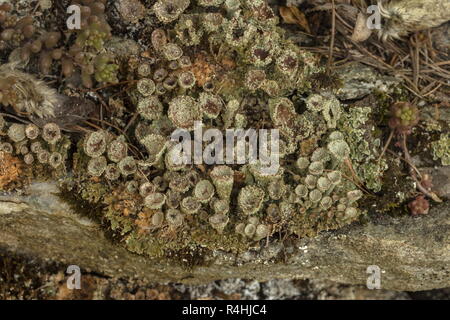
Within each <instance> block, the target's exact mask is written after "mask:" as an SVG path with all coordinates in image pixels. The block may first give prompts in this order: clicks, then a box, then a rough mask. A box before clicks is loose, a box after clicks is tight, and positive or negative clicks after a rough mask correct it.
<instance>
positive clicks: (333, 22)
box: [327, 0, 336, 73]
mask: <svg viewBox="0 0 450 320" xmlns="http://www.w3.org/2000/svg"><path fill="white" fill-rule="evenodd" d="M331 4H332V6H331V41H330V55H329V57H328V66H327V72H328V73H330V72H331V65H332V63H333V50H334V37H335V34H336V7H335V5H334V0H332V1H331Z"/></svg>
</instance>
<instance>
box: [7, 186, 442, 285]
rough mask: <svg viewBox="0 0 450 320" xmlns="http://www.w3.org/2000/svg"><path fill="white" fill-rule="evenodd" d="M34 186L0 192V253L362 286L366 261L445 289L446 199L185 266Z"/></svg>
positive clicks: (149, 275)
mask: <svg viewBox="0 0 450 320" xmlns="http://www.w3.org/2000/svg"><path fill="white" fill-rule="evenodd" d="M54 191H55V189H54V187H53V189H52V186H51V185H46V184H37V185H35V186H34V187H33V192H32V195H30V196H27V197H23V196H22V197H2V198H1V200H2V201H1V202H0V250H1V251H3V252H13V253H14V254H16V255H21V256H23V257H28V258H31V259H33V260H35V261H41V262H42V263H43V264H45V263H57V264H58V265H62V266H64V265H71V264H75V265H78V266H80V267H81V269H82V270H83V271H84V272H89V273H95V274H100V275H103V276H105V277H116V278H117V277H119V278H131V279H133V278H134V279H141V280H142V281H148V282H155V283H167V282H180V283H186V284H201V283H207V282H210V281H214V280H219V279H228V278H243V279H255V280H258V281H268V280H272V279H318V280H321V279H322V280H331V281H334V282H337V283H347V284H365V283H366V281H367V277H368V276H369V275H368V274H367V273H366V271H367V267H368V266H369V265H377V266H379V267H380V269H381V270H382V274H381V286H382V288H383V289H387V290H407V291H417V290H428V289H436V288H445V287H449V286H450V215H449V213H450V204H449V203H448V202H447V203H444V204H441V205H438V206H434V207H433V208H432V209H431V210H430V213H429V214H428V215H426V216H420V217H416V218H412V217H410V216H403V217H400V218H392V217H388V216H383V217H376V218H372V220H371V221H369V222H367V223H364V224H353V225H350V226H347V227H345V228H343V229H341V230H339V231H333V232H323V233H321V234H320V235H319V236H317V237H315V238H305V239H297V240H292V241H289V242H285V243H281V242H278V241H273V242H271V243H270V244H269V245H268V246H262V248H261V249H258V250H256V249H255V250H251V251H248V252H245V253H243V254H239V255H234V254H229V253H226V252H220V251H216V252H209V253H207V254H206V255H205V256H204V257H203V263H202V264H200V265H196V266H190V267H187V266H185V265H182V264H179V263H177V262H174V260H164V259H162V260H159V261H154V260H150V259H147V258H145V257H142V256H137V255H134V254H132V253H130V252H128V251H127V250H125V249H124V248H122V247H121V246H120V244H118V243H113V242H112V241H110V240H109V239H107V238H106V237H105V236H104V234H103V232H102V231H101V230H100V228H99V226H98V225H96V224H95V223H93V222H91V221H89V220H86V219H85V218H80V216H79V215H77V214H75V213H73V212H71V211H70V209H69V208H68V206H67V205H66V204H64V203H61V202H59V200H58V198H57V197H55V196H54V195H52V192H54Z"/></svg>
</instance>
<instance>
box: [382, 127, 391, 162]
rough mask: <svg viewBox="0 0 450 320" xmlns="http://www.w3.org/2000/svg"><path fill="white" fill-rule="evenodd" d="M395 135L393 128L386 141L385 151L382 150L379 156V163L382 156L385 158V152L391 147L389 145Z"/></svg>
mask: <svg viewBox="0 0 450 320" xmlns="http://www.w3.org/2000/svg"><path fill="white" fill-rule="evenodd" d="M393 137H394V130H391V133H390V134H389V138H388V140H387V141H386V144H385V146H384V148H383V151H381V154H380V157H379V158H378V163H380V161H381V158H383V156H384V154H385V153H386V150H387V148H388V147H389V145H390V144H391V141H392V138H393Z"/></svg>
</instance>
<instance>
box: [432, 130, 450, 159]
mask: <svg viewBox="0 0 450 320" xmlns="http://www.w3.org/2000/svg"><path fill="white" fill-rule="evenodd" d="M431 149H432V152H433V159H434V160H440V161H441V163H442V165H443V166H450V134H449V133H444V134H441V136H440V139H439V140H437V141H434V142H432V143H431Z"/></svg>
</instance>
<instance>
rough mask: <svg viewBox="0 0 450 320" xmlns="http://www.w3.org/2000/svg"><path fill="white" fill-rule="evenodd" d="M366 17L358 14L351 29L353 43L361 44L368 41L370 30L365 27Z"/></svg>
mask: <svg viewBox="0 0 450 320" xmlns="http://www.w3.org/2000/svg"><path fill="white" fill-rule="evenodd" d="M366 22H367V17H366V15H365V14H364V13H362V12H359V13H358V17H357V18H356V23H355V28H354V29H353V34H352V40H353V41H355V42H363V41H366V40H367V39H369V37H370V35H371V34H372V30H370V29H369V28H368V27H367V23H366Z"/></svg>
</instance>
